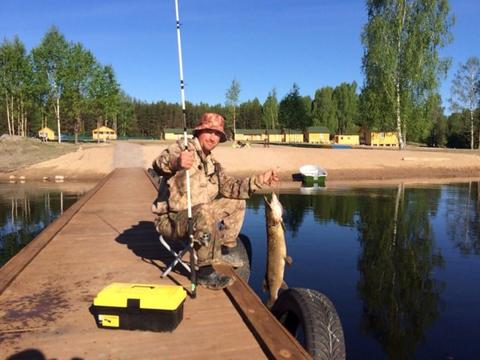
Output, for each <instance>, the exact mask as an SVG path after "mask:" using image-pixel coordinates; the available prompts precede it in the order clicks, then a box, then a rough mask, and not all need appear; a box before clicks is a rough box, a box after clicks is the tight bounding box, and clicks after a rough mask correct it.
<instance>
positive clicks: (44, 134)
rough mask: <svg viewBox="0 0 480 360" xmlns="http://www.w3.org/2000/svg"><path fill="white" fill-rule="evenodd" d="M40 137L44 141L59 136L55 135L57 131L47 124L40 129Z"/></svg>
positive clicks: (55, 138)
mask: <svg viewBox="0 0 480 360" xmlns="http://www.w3.org/2000/svg"><path fill="white" fill-rule="evenodd" d="M38 137H39V138H40V139H42V140H44V141H47V140H57V136H56V135H55V131H53V130H52V129H50V128H49V127H47V126H45V127H44V128H41V129H40V130H38Z"/></svg>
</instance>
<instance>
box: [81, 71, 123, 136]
mask: <svg viewBox="0 0 480 360" xmlns="http://www.w3.org/2000/svg"><path fill="white" fill-rule="evenodd" d="M88 94H89V99H90V109H91V111H92V112H93V113H94V114H95V116H96V117H97V127H99V126H100V125H105V126H108V125H109V124H108V122H109V121H112V122H113V123H115V122H116V119H117V115H118V111H119V107H120V86H119V84H118V82H117V80H116V78H115V73H114V71H113V68H112V67H111V66H110V65H106V66H102V65H98V64H97V65H96V66H95V67H94V70H93V76H92V81H91V82H90V85H89V89H88ZM114 127H117V126H116V124H115V125H114Z"/></svg>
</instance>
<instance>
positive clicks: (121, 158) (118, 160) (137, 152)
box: [113, 142, 144, 168]
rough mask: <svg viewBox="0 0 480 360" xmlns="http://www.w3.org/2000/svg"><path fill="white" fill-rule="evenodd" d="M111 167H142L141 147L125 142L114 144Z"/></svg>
mask: <svg viewBox="0 0 480 360" xmlns="http://www.w3.org/2000/svg"><path fill="white" fill-rule="evenodd" d="M113 167H114V168H128V167H144V160H143V146H142V145H139V144H132V143H127V142H116V143H115V150H114V152H113Z"/></svg>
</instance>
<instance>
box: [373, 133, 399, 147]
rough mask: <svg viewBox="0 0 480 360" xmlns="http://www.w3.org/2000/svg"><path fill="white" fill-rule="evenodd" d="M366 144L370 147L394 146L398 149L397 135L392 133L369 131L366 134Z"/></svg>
mask: <svg viewBox="0 0 480 360" xmlns="http://www.w3.org/2000/svg"><path fill="white" fill-rule="evenodd" d="M365 141H366V144H367V145H370V146H396V147H398V137H397V133H396V132H394V131H389V132H377V131H371V132H369V133H367V136H366V139H365Z"/></svg>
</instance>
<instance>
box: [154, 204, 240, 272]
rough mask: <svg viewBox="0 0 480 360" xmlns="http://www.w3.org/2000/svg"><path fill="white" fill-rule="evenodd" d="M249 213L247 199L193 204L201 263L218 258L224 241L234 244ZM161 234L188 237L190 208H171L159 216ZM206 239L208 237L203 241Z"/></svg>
mask: <svg viewBox="0 0 480 360" xmlns="http://www.w3.org/2000/svg"><path fill="white" fill-rule="evenodd" d="M244 217H245V200H237V199H227V198H220V199H216V200H213V201H212V202H210V203H208V204H201V205H196V206H194V207H193V208H192V220H193V236H194V239H195V249H196V251H197V256H198V265H199V266H205V265H209V264H211V263H212V262H215V259H217V258H218V257H219V256H220V254H221V245H224V246H227V247H234V246H236V244H237V236H238V234H239V233H240V229H241V228H242V224H243V219H244ZM155 227H156V229H157V231H158V233H159V234H160V235H162V236H163V237H164V238H166V239H168V240H180V239H186V238H187V237H188V212H187V210H183V211H179V212H170V213H168V214H164V215H160V216H158V217H157V219H156V220H155ZM202 240H205V241H202Z"/></svg>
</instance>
